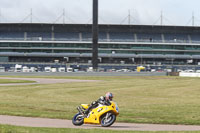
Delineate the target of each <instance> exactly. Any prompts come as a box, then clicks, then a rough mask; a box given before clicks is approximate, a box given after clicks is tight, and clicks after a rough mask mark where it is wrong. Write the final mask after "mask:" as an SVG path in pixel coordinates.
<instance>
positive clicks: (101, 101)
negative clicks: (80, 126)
mask: <svg viewBox="0 0 200 133" xmlns="http://www.w3.org/2000/svg"><path fill="white" fill-rule="evenodd" d="M99 104H102V105H107V106H109V105H111V103H110V100H107V99H106V97H104V96H101V97H100V98H99V99H98V100H97V101H94V102H92V103H91V104H90V106H89V107H88V108H87V109H86V110H85V115H87V114H88V113H89V111H90V110H92V109H93V108H96V107H98V106H99Z"/></svg>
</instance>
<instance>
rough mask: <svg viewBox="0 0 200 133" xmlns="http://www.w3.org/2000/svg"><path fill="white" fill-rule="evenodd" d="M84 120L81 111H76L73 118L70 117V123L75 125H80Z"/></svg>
mask: <svg viewBox="0 0 200 133" xmlns="http://www.w3.org/2000/svg"><path fill="white" fill-rule="evenodd" d="M83 122H84V117H83V115H81V113H77V114H76V115H75V116H74V117H73V118H72V123H73V124H74V125H75V126H81V125H82V124H83Z"/></svg>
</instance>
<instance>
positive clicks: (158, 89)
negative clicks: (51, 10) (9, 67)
mask: <svg viewBox="0 0 200 133" xmlns="http://www.w3.org/2000/svg"><path fill="white" fill-rule="evenodd" d="M46 78H53V77H46ZM56 78H73V79H92V80H100V82H86V83H83V82H82V83H81V82H77V83H62V84H49V85H48V84H46V85H45V84H42V85H39V84H36V85H28V86H6V87H3V86H0V114H3V115H16V116H33V117H47V118H60V119H71V118H72V117H73V115H74V114H75V113H76V112H77V110H76V107H77V106H78V105H80V104H81V103H91V102H92V101H94V100H96V99H98V98H99V97H100V96H101V95H104V94H105V93H106V92H108V91H110V92H113V93H114V100H115V101H116V102H117V103H118V105H119V109H120V115H119V117H118V118H117V121H118V122H134V123H159V124H190V125H200V111H199V110H200V78H180V77H156V76H153V77H56Z"/></svg>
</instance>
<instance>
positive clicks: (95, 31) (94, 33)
mask: <svg viewBox="0 0 200 133" xmlns="http://www.w3.org/2000/svg"><path fill="white" fill-rule="evenodd" d="M92 36H93V37H92V38H93V39H92V42H93V49H92V66H93V70H94V71H97V69H98V0H93V25H92Z"/></svg>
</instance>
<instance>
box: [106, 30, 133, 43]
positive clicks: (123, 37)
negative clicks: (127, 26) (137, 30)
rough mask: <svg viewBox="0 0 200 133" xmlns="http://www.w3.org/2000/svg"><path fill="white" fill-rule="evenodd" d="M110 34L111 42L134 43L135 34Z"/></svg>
mask: <svg viewBox="0 0 200 133" xmlns="http://www.w3.org/2000/svg"><path fill="white" fill-rule="evenodd" d="M109 34H110V41H119V42H122V41H125V42H129V41H134V40H135V39H134V34H133V33H130V32H111V33H109Z"/></svg>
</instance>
